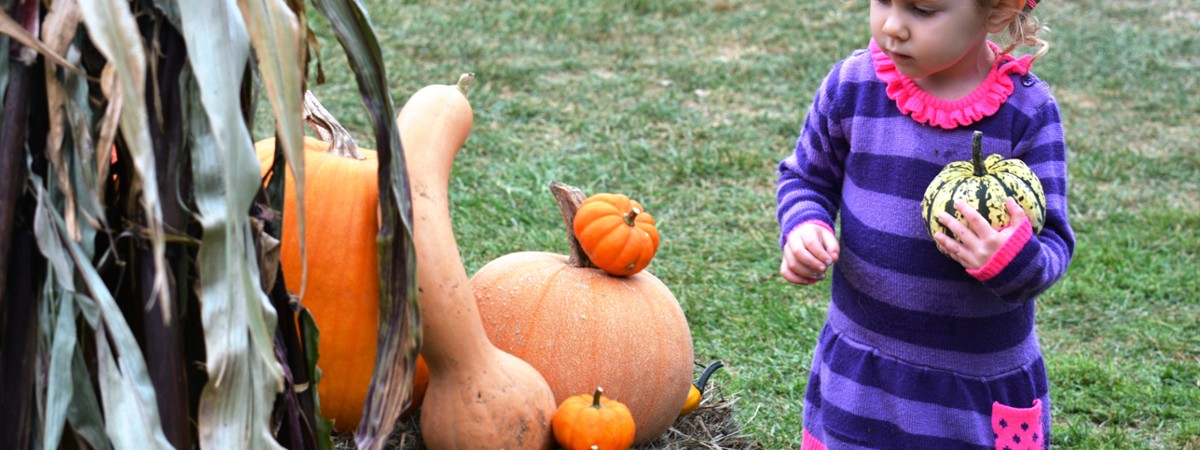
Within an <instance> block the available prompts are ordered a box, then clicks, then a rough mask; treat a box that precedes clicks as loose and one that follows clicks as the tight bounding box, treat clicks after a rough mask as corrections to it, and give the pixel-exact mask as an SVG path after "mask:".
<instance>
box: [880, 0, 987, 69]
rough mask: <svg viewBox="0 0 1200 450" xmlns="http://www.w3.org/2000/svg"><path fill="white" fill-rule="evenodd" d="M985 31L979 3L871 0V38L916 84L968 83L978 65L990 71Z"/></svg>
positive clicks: (984, 15) (966, 0)
mask: <svg viewBox="0 0 1200 450" xmlns="http://www.w3.org/2000/svg"><path fill="white" fill-rule="evenodd" d="M987 25H988V12H987V11H985V10H984V8H982V7H980V5H979V2H978V1H977V0H871V36H872V37H873V38H875V42H876V43H878V44H879V48H880V49H882V50H883V52H884V53H886V54H887V55H888V56H889V57H891V58H892V61H894V62H895V63H896V68H897V69H899V70H900V73H903V74H904V75H905V76H907V77H909V78H911V79H913V80H915V81H918V84H920V81H921V79H923V78H931V77H932V78H936V77H939V76H955V77H959V76H964V77H967V78H971V76H972V75H973V74H975V72H976V71H978V69H980V65H981V64H983V66H984V70H987V69H988V68H990V64H991V53H990V51H988V47H987V44H985V40H986V38H987V33H988V29H987ZM981 52H982V53H981ZM981 56H983V57H984V58H983V59H985V60H986V61H981V60H980V59H979V58H980V57H981Z"/></svg>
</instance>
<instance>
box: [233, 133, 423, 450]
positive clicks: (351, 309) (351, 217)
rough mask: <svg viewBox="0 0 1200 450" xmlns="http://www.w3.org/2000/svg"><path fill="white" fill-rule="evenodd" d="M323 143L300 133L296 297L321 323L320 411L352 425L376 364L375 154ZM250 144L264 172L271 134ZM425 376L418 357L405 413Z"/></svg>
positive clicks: (290, 187)
mask: <svg viewBox="0 0 1200 450" xmlns="http://www.w3.org/2000/svg"><path fill="white" fill-rule="evenodd" d="M329 147H330V144H329V143H328V142H325V141H321V140H319V139H315V138H312V137H307V136H306V137H305V138H304V149H305V152H304V165H305V186H304V194H305V202H306V206H307V208H306V212H307V214H306V216H305V234H306V237H307V239H305V245H306V246H307V251H308V285H307V286H306V288H305V292H304V298H302V299H301V302H303V304H304V306H305V307H306V308H308V310H309V311H310V312H311V313H312V315H313V319H314V320H315V321H316V324H317V328H318V329H320V330H321V339H320V341H319V343H318V350H319V351H320V354H321V357H320V361H318V366H319V367H320V369H321V372H322V378H321V382H320V384H319V385H318V388H317V393H318V394H319V395H320V397H321V413H322V415H323V416H325V417H326V418H329V419H332V420H333V426H334V428H336V429H338V430H342V431H349V430H354V429H356V428H357V427H358V421H359V419H360V417H361V415H362V408H363V405H364V404H365V402H366V398H367V390H368V389H369V388H370V385H371V373H372V371H373V370H374V368H375V344H376V340H377V333H378V330H379V269H378V264H379V262H378V250H377V247H376V242H375V237H376V235H377V234H378V232H379V225H378V218H377V213H376V208H377V205H378V201H379V195H378V189H379V186H378V184H377V183H376V180H377V177H378V171H377V170H378V167H379V161H378V158H377V156H376V153H375V152H374V151H372V150H366V149H359V151H360V152H361V154H362V156H363V157H365V158H366V159H361V160H360V159H355V158H351V157H345V156H339V155H335V154H332V153H327V150H328V149H329ZM254 148H255V151H256V152H257V153H258V160H259V164H260V166H261V167H262V170H263V172H264V173H266V171H267V170H269V169H270V167H271V161H272V158H273V157H274V154H275V138H268V139H264V140H262V141H259V142H257V143H255V144H254ZM287 175H288V177H287V180H286V187H285V189H286V190H285V193H284V207H283V210H284V213H283V235H282V241H281V242H280V246H281V258H282V266H283V267H282V268H283V274H284V279H285V282H286V284H287V288H288V290H289V291H291V292H293V293H295V294H297V295H299V294H300V283H301V270H302V267H301V262H302V261H301V259H300V236H299V235H298V233H297V232H296V231H297V230H298V228H297V223H296V220H297V218H296V197H295V195H296V194H295V192H296V190H295V189H296V188H295V185H294V183H293V181H292V177H291V173H290V172H289V173H288V174H287ZM428 383H429V372H428V369H427V368H426V367H425V365H424V361H422V360H421V359H420V358H418V361H417V370H416V375H415V377H414V387H413V396H412V403H411V405H410V406H409V408H408V409H406V410H405V414H409V413H411V410H413V409H415V408H416V407H417V406H419V405H420V401H421V396H422V395H423V394H424V390H425V385H428Z"/></svg>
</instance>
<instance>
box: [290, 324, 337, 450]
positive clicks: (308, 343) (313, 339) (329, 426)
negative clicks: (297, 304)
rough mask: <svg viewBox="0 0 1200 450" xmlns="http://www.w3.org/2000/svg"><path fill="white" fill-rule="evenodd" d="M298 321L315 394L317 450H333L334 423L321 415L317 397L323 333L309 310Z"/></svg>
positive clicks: (311, 388)
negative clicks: (318, 344) (318, 361)
mask: <svg viewBox="0 0 1200 450" xmlns="http://www.w3.org/2000/svg"><path fill="white" fill-rule="evenodd" d="M297 319H298V320H299V323H300V338H301V339H303V341H304V345H303V347H304V358H305V360H306V361H308V373H309V381H308V390H309V391H311V392H313V396H312V398H313V413H314V414H316V417H315V418H314V419H315V420H314V422H315V423H316V430H314V433H315V434H316V436H317V450H331V448H332V447H333V422H332V421H330V420H328V419H326V418H325V417H324V416H323V415H321V398H320V396H318V395H316V392H317V386H318V385H320V384H321V368H320V367H317V360H319V359H320V358H321V352H320V350H319V349H318V346H317V343H318V341H319V340H320V339H321V331H320V330H318V329H317V321H316V320H314V319H313V316H312V313H310V312H309V311H308V309H306V308H300V312H299V314H298V316H297Z"/></svg>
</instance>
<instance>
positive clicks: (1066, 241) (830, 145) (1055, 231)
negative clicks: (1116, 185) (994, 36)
mask: <svg viewBox="0 0 1200 450" xmlns="http://www.w3.org/2000/svg"><path fill="white" fill-rule="evenodd" d="M997 59H998V61H997V64H996V66H995V67H994V68H993V73H992V76H991V77H989V79H988V80H987V81H985V82H984V84H983V85H981V86H980V89H979V90H977V91H976V92H975V93H973V94H971V95H970V96H968V98H967V99H964V100H969V101H960V102H946V101H941V100H937V99H934V98H932V97H930V96H928V95H927V94H924V93H923V92H920V91H919V89H917V88H916V87H915V85H914V84H912V82H911V80H908V79H907V78H905V77H904V76H903V75H901V74H899V72H898V71H896V69H895V66H894V65H893V64H891V61H890V60H888V59H887V56H886V55H884V54H883V53H882V52H879V51H878V49H877V47H875V46H874V44H873V43H872V46H871V47H869V48H868V49H865V50H859V51H857V52H855V53H854V54H853V55H851V56H850V57H849V58H847V59H845V60H843V61H841V62H839V63H838V64H836V65H835V66H834V67H833V70H832V71H831V72H830V73H829V75H828V76H827V78H826V79H825V82H824V83H823V84H822V86H821V88H820V90H819V91H818V92H817V93H816V96H815V98H814V100H813V104H812V106H811V108H810V110H809V112H808V116H807V118H806V120H805V123H804V127H803V130H802V131H801V134H800V137H799V139H798V141H797V144H796V149H795V152H794V153H793V154H792V155H790V156H789V157H787V158H786V159H784V160H783V161H782V162H781V163H780V164H779V183H778V186H777V199H778V220H779V224H780V229H781V231H782V234H781V237H780V244H781V245H782V244H783V243H784V242H783V240H784V239H786V236H787V233H788V232H789V231H791V230H792V229H793V228H794V227H796V226H797V225H799V224H801V223H804V222H808V221H814V220H815V221H819V222H821V223H824V224H827V225H829V226H831V227H832V226H834V225H837V227H838V228H840V230H839V242H840V245H841V252H840V256H839V258H840V260H839V262H838V263H837V264H836V265H835V266H834V268H833V271H832V274H831V280H832V286H831V291H832V298H831V302H830V305H829V313H828V318H827V320H826V323H825V326H824V328H823V329H822V330H821V333H820V337H819V340H818V343H817V345H816V348H815V350H814V356H813V362H812V370H811V373H810V376H809V382H808V389H807V393H806V394H805V399H804V430H803V433H804V436H803V439H804V445H805V448H816V449H822V448H831V449H842V448H851V449H856V448H872V449H879V448H913V449H959V448H962V449H990V448H995V449H1004V448H1011V449H1014V450H1015V449H1018V448H1046V447H1047V441H1048V434H1049V431H1050V399H1049V387H1048V383H1047V377H1046V368H1045V366H1044V364H1043V361H1042V356H1041V350H1040V348H1039V345H1038V339H1037V334H1036V332H1035V327H1034V315H1035V314H1034V313H1035V309H1036V302H1035V299H1036V298H1037V297H1038V295H1039V294H1041V293H1042V292H1043V291H1045V290H1046V289H1047V288H1049V287H1050V286H1051V285H1053V284H1054V283H1055V282H1056V281H1057V280H1059V279H1060V278H1061V277H1062V275H1063V274H1064V273H1065V272H1066V269H1067V266H1068V264H1069V263H1070V259H1071V254H1072V251H1073V249H1074V245H1075V238H1074V234H1073V232H1072V231H1071V228H1070V225H1069V224H1068V222H1067V167H1066V147H1065V144H1064V142H1063V131H1062V126H1061V122H1060V118H1059V114H1058V107H1057V105H1056V103H1055V100H1054V98H1053V96H1052V95H1051V93H1050V90H1049V88H1048V86H1047V85H1046V84H1045V83H1044V82H1043V81H1041V80H1039V79H1038V78H1036V77H1035V76H1033V75H1032V74H1031V73H1029V72H1028V71H1029V66H1030V64H1031V61H1030V59H1029V58H1028V57H1023V58H1020V59H1017V58H1013V57H1011V56H1007V55H1004V56H1001V57H1000V58H997ZM975 130H979V131H982V132H983V133H984V140H983V150H984V153H985V155H990V154H993V153H999V154H1001V155H1004V156H1005V157H1008V158H1018V159H1021V160H1023V161H1024V162H1025V163H1026V164H1028V165H1029V167H1030V168H1031V169H1032V170H1033V171H1034V172H1035V173H1036V174H1037V175H1038V177H1039V178H1040V179H1041V182H1042V184H1043V187H1044V189H1045V193H1046V222H1045V226H1044V228H1043V230H1042V231H1041V232H1040V233H1039V234H1037V235H1033V233H1032V232H1031V231H1030V230H1029V224H1028V222H1025V223H1024V224H1022V225H1021V227H1022V228H1021V231H1019V232H1018V233H1015V234H1014V237H1013V238H1011V239H1010V240H1009V241H1008V242H1007V243H1006V244H1005V246H1004V248H1002V249H1001V251H1000V252H999V253H998V254H997V256H996V257H994V258H993V260H992V261H990V262H989V263H988V265H986V266H985V267H984V268H983V270H981V271H972V272H970V273H968V271H967V270H966V269H964V268H963V267H962V266H961V265H959V264H958V263H956V262H954V261H953V260H951V259H950V258H948V257H946V256H944V255H942V254H941V253H940V252H939V251H938V249H937V247H936V245H935V244H934V242H933V240H932V239H931V238H930V237H929V235H928V234H927V232H926V231H925V228H924V225H923V223H922V221H921V212H920V209H921V197H922V194H923V193H924V191H925V187H926V186H927V185H928V184H929V182H930V181H931V180H932V179H933V178H934V176H936V175H937V174H938V172H939V171H940V170H941V168H942V167H943V166H944V165H946V164H947V163H949V162H951V161H956V160H969V159H970V153H971V134H972V132H973V131H975ZM835 218H837V219H838V222H837V223H836V224H835Z"/></svg>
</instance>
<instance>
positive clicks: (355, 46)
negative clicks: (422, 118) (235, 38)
mask: <svg viewBox="0 0 1200 450" xmlns="http://www.w3.org/2000/svg"><path fill="white" fill-rule="evenodd" d="M313 3H314V5H315V6H316V7H317V9H318V10H319V11H320V12H321V13H322V14H324V15H325V17H326V18H328V19H329V22H330V24H331V25H332V28H333V31H334V33H335V34H336V35H337V37H338V42H340V43H341V44H342V48H343V49H345V51H346V56H347V59H348V60H349V62H350V67H351V68H352V69H353V70H354V74H355V78H356V79H357V81H358V90H359V93H360V94H361V95H362V98H363V103H364V104H365V106H366V109H367V113H368V114H369V116H370V119H371V126H372V128H373V129H374V131H375V145H376V148H377V150H378V152H379V153H378V154H379V207H380V212H381V215H382V219H383V224H382V226H381V227H380V230H379V236H378V239H377V241H378V245H379V276H380V289H379V295H380V299H379V336H378V345H377V347H376V353H375V371H374V373H373V374H372V376H371V387H370V390H369V391H368V393H367V404H366V405H365V406H364V407H363V415H362V419H361V420H360V421H359V425H358V430H357V433H356V434H355V443H356V444H357V445H358V448H360V449H379V448H382V447H383V445H384V444H385V443H386V441H387V437H388V435H389V434H390V433H391V431H392V429H393V428H394V427H395V423H396V419H397V418H398V417H399V416H400V412H401V411H403V409H404V408H405V406H406V405H407V404H408V402H409V401H410V396H411V394H412V392H411V389H410V386H411V383H412V377H413V372H414V370H415V369H414V368H415V366H416V357H417V349H418V348H419V345H420V332H421V331H420V330H421V327H420V318H419V313H418V311H419V309H418V305H417V292H416V288H417V283H416V275H415V274H416V267H417V266H416V254H415V253H414V251H413V248H412V208H411V205H410V204H409V199H410V197H409V191H408V176H407V172H406V169H405V165H404V152H403V151H402V149H401V147H400V135H399V132H398V130H397V129H396V121H395V118H396V117H395V110H394V106H393V105H392V98H391V95H390V93H389V91H388V83H387V75H386V73H385V70H384V69H385V68H384V64H383V56H382V53H381V51H380V48H379V42H378V40H377V39H376V37H375V32H374V29H373V28H372V26H371V21H370V19H369V18H368V17H367V14H366V11H365V10H364V9H363V7H362V5H361V4H359V3H358V2H357V1H355V0H314V2H313Z"/></svg>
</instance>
